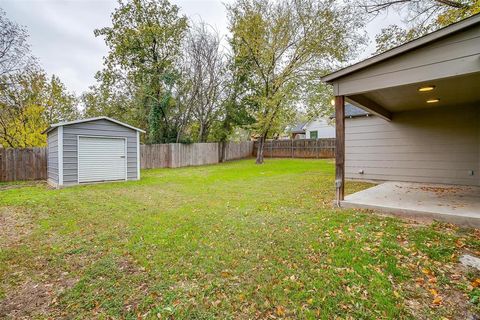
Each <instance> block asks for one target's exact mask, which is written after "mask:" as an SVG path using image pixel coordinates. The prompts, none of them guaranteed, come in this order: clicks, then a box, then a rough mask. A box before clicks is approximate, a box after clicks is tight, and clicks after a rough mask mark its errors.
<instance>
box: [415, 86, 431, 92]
mask: <svg viewBox="0 0 480 320" xmlns="http://www.w3.org/2000/svg"><path fill="white" fill-rule="evenodd" d="M433 89H435V86H425V87H420V88H418V91H420V92H428V91H432V90H433Z"/></svg>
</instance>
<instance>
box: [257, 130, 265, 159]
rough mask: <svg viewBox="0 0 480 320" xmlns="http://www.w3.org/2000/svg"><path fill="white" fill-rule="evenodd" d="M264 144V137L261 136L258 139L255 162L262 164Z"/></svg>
mask: <svg viewBox="0 0 480 320" xmlns="http://www.w3.org/2000/svg"><path fill="white" fill-rule="evenodd" d="M264 145H265V138H264V137H263V136H262V137H260V138H259V139H258V148H257V160H256V161H255V163H256V164H263V146H264Z"/></svg>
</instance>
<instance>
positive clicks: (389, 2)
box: [359, 0, 478, 26]
mask: <svg viewBox="0 0 480 320" xmlns="http://www.w3.org/2000/svg"><path fill="white" fill-rule="evenodd" d="M477 2H478V0H362V1H361V2H360V5H359V6H360V8H363V9H364V10H365V11H366V12H367V14H371V15H373V16H376V15H378V14H381V13H382V12H385V11H388V10H390V9H394V10H403V9H407V12H408V15H407V19H406V20H407V22H416V24H417V25H420V26H425V25H426V24H427V23H428V22H429V21H430V20H431V19H432V18H435V17H436V16H438V15H439V14H441V13H444V12H446V11H447V10H451V9H455V10H466V11H467V10H469V9H470V8H472V7H473V6H475V5H476V4H477Z"/></svg>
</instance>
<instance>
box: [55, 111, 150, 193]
mask: <svg viewBox="0 0 480 320" xmlns="http://www.w3.org/2000/svg"><path fill="white" fill-rule="evenodd" d="M144 132H145V131H143V130H141V129H138V128H135V127H132V126H130V125H128V124H125V123H122V122H120V121H117V120H115V119H111V118H108V117H97V118H90V119H82V120H76V121H70V122H61V123H56V124H53V125H51V126H50V127H49V128H48V129H47V130H46V131H45V133H47V144H48V165H47V171H48V180H47V181H48V183H49V184H50V185H51V186H53V187H57V188H59V187H64V186H72V185H77V184H85V183H94V182H104V181H122V180H139V179H140V134H141V133H144Z"/></svg>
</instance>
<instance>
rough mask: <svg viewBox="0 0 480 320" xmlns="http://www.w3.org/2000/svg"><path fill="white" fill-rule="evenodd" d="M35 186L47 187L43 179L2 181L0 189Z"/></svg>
mask: <svg viewBox="0 0 480 320" xmlns="http://www.w3.org/2000/svg"><path fill="white" fill-rule="evenodd" d="M35 186H44V187H47V186H48V185H47V183H46V182H45V181H28V182H16V183H15V182H12V183H2V184H0V191H2V190H11V189H20V188H26V187H35Z"/></svg>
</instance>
